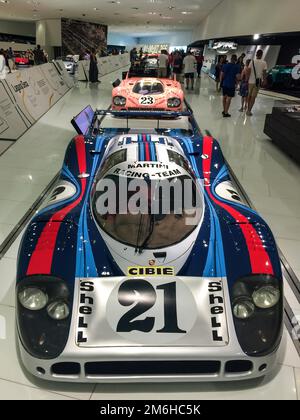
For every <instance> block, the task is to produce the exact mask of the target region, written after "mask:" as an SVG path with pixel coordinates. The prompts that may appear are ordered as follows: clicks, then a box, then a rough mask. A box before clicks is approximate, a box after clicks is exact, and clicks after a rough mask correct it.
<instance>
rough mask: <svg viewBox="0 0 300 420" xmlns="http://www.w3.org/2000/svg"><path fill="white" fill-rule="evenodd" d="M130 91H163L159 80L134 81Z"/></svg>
mask: <svg viewBox="0 0 300 420" xmlns="http://www.w3.org/2000/svg"><path fill="white" fill-rule="evenodd" d="M132 91H133V93H137V94H139V95H150V94H151V95H158V94H160V93H164V87H163V85H162V84H161V83H160V82H149V81H142V82H138V83H136V84H135V85H134V88H133V90H132Z"/></svg>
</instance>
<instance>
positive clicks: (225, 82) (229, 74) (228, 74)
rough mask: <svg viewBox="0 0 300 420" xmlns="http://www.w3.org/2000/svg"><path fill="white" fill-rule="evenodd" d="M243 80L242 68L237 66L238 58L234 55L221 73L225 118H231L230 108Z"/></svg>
mask: <svg viewBox="0 0 300 420" xmlns="http://www.w3.org/2000/svg"><path fill="white" fill-rule="evenodd" d="M240 79H241V67H240V66H239V65H238V64H237V56H236V54H233V55H232V57H231V61H230V63H227V64H224V65H223V67H222V72H221V83H222V86H223V112H222V114H223V117H224V118H228V117H231V115H230V114H229V112H228V111H229V108H230V105H231V100H232V98H234V97H235V90H236V85H237V83H238V82H239V80H240Z"/></svg>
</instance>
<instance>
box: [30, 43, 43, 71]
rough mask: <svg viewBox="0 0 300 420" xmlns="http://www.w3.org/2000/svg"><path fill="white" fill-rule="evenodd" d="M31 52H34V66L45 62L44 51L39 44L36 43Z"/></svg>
mask: <svg viewBox="0 0 300 420" xmlns="http://www.w3.org/2000/svg"><path fill="white" fill-rule="evenodd" d="M33 54H34V64H35V65H36V66H39V65H40V64H44V63H45V57H44V53H43V50H42V49H41V46H40V45H37V47H36V49H35V50H34V51H33Z"/></svg>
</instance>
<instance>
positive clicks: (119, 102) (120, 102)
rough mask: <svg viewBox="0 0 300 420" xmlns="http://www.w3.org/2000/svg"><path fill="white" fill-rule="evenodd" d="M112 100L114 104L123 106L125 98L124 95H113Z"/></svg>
mask: <svg viewBox="0 0 300 420" xmlns="http://www.w3.org/2000/svg"><path fill="white" fill-rule="evenodd" d="M113 102H114V105H116V106H124V105H125V104H126V98H124V96H115V97H114V99H113Z"/></svg>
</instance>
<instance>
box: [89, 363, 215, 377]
mask: <svg viewBox="0 0 300 420" xmlns="http://www.w3.org/2000/svg"><path fill="white" fill-rule="evenodd" d="M220 368H221V362H219V361H210V360H204V361H203V360H201V361H141V362H136V361H135V362H131V361H122V362H89V363H86V364H85V374H86V375H87V376H88V375H94V376H95V375H99V376H102V375H186V374H188V375H213V374H217V373H219V372H220Z"/></svg>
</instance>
